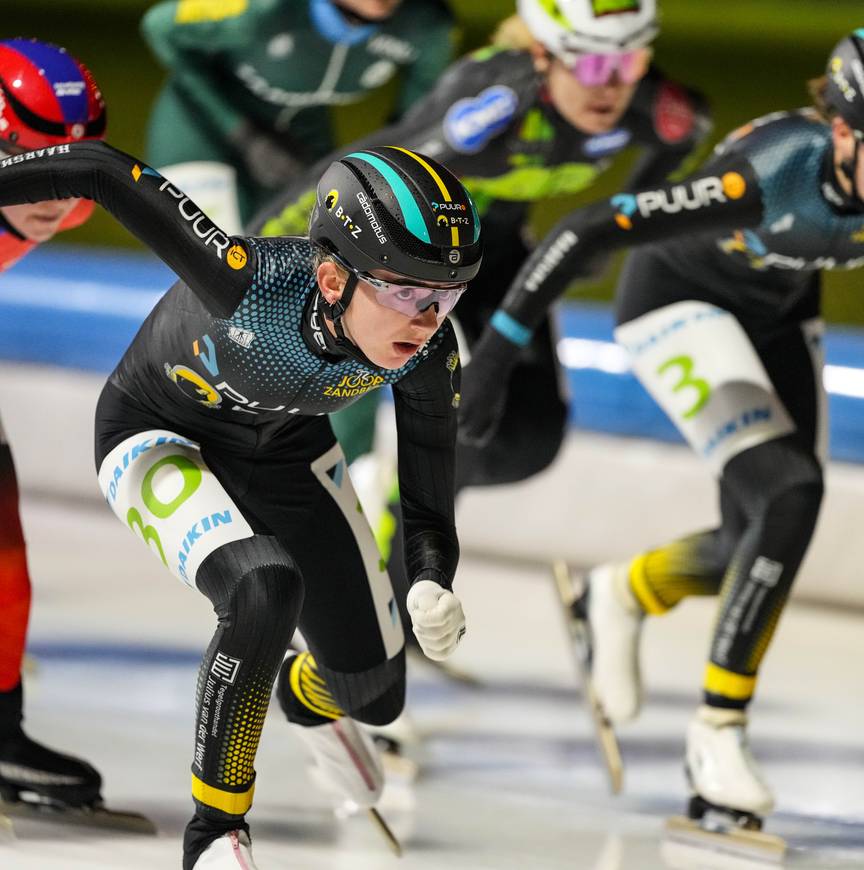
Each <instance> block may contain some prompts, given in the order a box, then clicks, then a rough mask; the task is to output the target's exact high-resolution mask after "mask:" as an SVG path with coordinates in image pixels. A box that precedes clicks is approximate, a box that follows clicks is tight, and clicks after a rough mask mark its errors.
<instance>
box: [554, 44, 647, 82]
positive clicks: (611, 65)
mask: <svg viewBox="0 0 864 870" xmlns="http://www.w3.org/2000/svg"><path fill="white" fill-rule="evenodd" d="M651 54H652V52H651V49H650V48H648V47H644V48H635V49H633V50H632V51H616V52H612V53H610V54H596V53H591V54H572V55H570V56H569V57H568V58H567V60H566V61H565V63H566V64H567V66H568V68H569V69H570V72H571V74H572V75H573V76H574V77H575V78H576V79H578V81H579V82H580V83H581V84H583V85H585V87H586V88H597V87H600V86H602V85H606V84H609V82H610V81H611V79H612V76H613V75H616V74H617V76H618V80H619V81H621V82H623V83H624V84H625V85H632V84H635V83H636V82H638V81H639V79H641V78H642V76H644V75H645V73H646V72H648V66H649V64H650V63H651Z"/></svg>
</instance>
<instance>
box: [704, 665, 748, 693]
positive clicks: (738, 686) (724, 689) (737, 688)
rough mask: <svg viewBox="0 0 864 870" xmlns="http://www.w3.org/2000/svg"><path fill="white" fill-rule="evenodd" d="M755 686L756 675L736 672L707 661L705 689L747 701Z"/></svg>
mask: <svg viewBox="0 0 864 870" xmlns="http://www.w3.org/2000/svg"><path fill="white" fill-rule="evenodd" d="M755 688H756V677H748V676H746V675H745V674H736V673H733V672H732V671H727V670H726V668H721V667H720V666H719V665H715V664H712V663H711V662H708V664H707V665H706V667H705V691H706V692H710V693H711V694H712V695H723V697H724V698H732V699H734V700H736V701H749V700H750V698H751V697H753V692H754V690H755Z"/></svg>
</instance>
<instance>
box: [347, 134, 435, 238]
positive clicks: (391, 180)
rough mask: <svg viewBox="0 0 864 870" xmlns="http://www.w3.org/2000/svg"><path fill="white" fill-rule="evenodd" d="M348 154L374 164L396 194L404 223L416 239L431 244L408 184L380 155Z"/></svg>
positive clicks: (356, 152) (371, 164)
mask: <svg viewBox="0 0 864 870" xmlns="http://www.w3.org/2000/svg"><path fill="white" fill-rule="evenodd" d="M348 156H349V157H354V158H356V159H357V160H363V161H365V162H366V163H368V164H369V165H370V166H374V167H375V169H377V170H378V171H379V172H380V173H381V174H382V175H383V176H384V180H385V181H386V182H387V183H388V184H389V185H390V189H391V190H392V191H393V193H394V195H395V196H396V201H397V202H398V203H399V208H401V209H402V217H404V218H405V225H406V226H407V227H408V229H409V230H410V231H411V232H412V233H413V234H414V235H415V236H417V238H418V239H421V240H422V241H424V242H428V243H429V244H431V243H432V239H430V238H429V230H427V229H426V221H424V220H423V215H421V214H420V209H419V208H418V207H417V203H416V202H415V201H414V197H413V196H412V195H411V191H410V190H408V185H406V184H405V182H404V181H403V180H402V179H401V178H400V177H399V176H398V175H397V173H396V172H394V170H393V169H392V168H391V167H389V166H388V165H387V164H386V163H385V162H384V161H383V160H381V158H380V157H376V156H375V155H374V154H364V153H363V152H361V151H355V152H353V153H352V154H349V155H348Z"/></svg>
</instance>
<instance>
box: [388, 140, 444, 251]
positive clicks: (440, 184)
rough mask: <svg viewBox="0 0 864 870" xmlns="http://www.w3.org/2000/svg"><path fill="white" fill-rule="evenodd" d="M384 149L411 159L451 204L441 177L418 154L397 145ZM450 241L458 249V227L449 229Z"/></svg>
mask: <svg viewBox="0 0 864 870" xmlns="http://www.w3.org/2000/svg"><path fill="white" fill-rule="evenodd" d="M384 147H385V148H392V149H393V150H394V151H401V152H402V153H403V154H407V155H408V156H409V157H413V158H414V159H415V160H416V161H417V162H418V163H419V164H420V165H421V166H422V167H423V168H424V169H425V170H426V171H427V172H428V173H429V174H430V175H431V176H432V178H434V179H435V183H436V184H437V185H438V189H439V190H440V191H441V196H443V197H444V201H445V202H453V198H452V197H451V196H450V191H449V190H447V186H446V185H445V184H444V181H443V179H442V178H441V176H440V175H439V174H438V173H437V172H436V171H435V170H434V169H433V168H432V167H431V166H430V165H429V164H428V163H427V162H426V161H425V160H424V159H423V158H422V157H421V156H420V155H419V154H415V153H414V152H413V151H409V150H408V149H407V148H400V147H399V146H398V145H385V146H384ZM450 240H451V241H452V243H453V247H455V248H458V247H459V227H453V226H451V227H450Z"/></svg>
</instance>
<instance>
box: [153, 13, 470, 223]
mask: <svg viewBox="0 0 864 870" xmlns="http://www.w3.org/2000/svg"><path fill="white" fill-rule="evenodd" d="M141 28H142V33H143V35H144V38H145V39H146V41H147V42H148V44H149V45H150V47H151V49H152V50H153V52H154V54H155V55H156V57H157V58H158V59H159V61H160V62H161V63H162V64H163V65H164V66H165V67H166V68H167V69H168V70H169V76H168V80H167V82H166V84H165V86H164V87H163V89H162V91H161V93H160V94H159V97H158V98H157V101H156V104H155V106H154V109H153V112H152V114H151V117H150V122H149V129H148V133H147V159H148V161H149V162H150V164H151V165H152V166H155V167H158V168H159V169H160V171H161V172H163V173H164V174H165V175H166V177H168V178H169V179H170V180H171V181H172V182H173V183H174V184H176V185H178V186H179V187H180V189H182V190H185V191H186V192H187V193H188V194H189V195H190V196H191V197H192V198H193V199H194V200H195V201H196V202H199V203H200V204H201V207H202V208H203V209H204V210H205V212H206V213H207V214H209V215H211V217H212V218H213V220H214V221H216V223H217V224H218V225H220V226H222V227H224V228H225V229H226V231H227V232H238V231H239V230H240V227H241V224H242V222H245V221H246V220H248V219H249V218H250V217H251V216H252V215H253V214H254V213H255V212H256V211H257V210H258V209H259V208H260V207H261V206H263V205H264V203H265V202H267V201H268V200H269V199H271V198H272V196H273V194H274V192H275V191H277V190H281V189H283V188H284V187H285V185H286V183H288V182H289V181H290V180H291V179H292V178H293V177H294V176H295V175H296V174H297V173H298V172H299V171H300V170H301V169H302V168H303V167H305V166H306V165H308V164H309V163H311V162H313V161H315V160H316V159H318V158H320V157H322V156H323V155H325V154H327V153H328V152H329V151H330V150H331V149H332V148H333V147H334V145H335V142H334V137H333V131H332V129H331V124H330V115H329V107H330V106H337V105H342V104H346V103H353V102H357V101H358V100H361V99H362V98H363V97H365V96H366V94H368V93H369V92H370V91H373V90H376V89H378V88H380V87H382V86H383V85H384V84H385V83H386V82H388V81H389V80H390V79H391V78H393V76H394V75H396V74H397V73H400V72H401V87H400V89H399V93H398V98H397V102H396V106H395V107H394V116H395V117H398V116H400V115H401V114H402V113H403V112H404V111H405V110H407V109H408V108H409V107H410V106H411V105H413V104H414V103H415V102H416V101H417V100H418V99H419V98H420V97H422V96H423V95H424V94H425V93H426V92H427V91H429V90H430V89H431V88H432V86H433V85H434V84H435V82H436V80H437V79H438V76H439V75H440V73H441V72H442V71H443V70H444V69H445V68H446V67H447V65H448V63H449V62H450V61H451V59H452V55H453V40H452V31H453V20H452V16H451V13H450V11H449V9H448V8H447V6H446V5H445V4H444V3H443V0H206V2H205V0H168V2H163V3H158V4H157V5H155V6H153V7H152V8H151V9H150V10H148V12H147V13H146V15H145V16H144V18H143V20H142V24H141Z"/></svg>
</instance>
